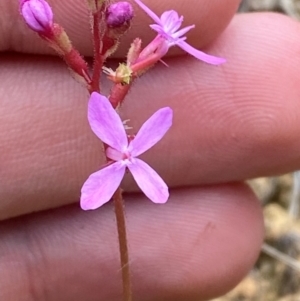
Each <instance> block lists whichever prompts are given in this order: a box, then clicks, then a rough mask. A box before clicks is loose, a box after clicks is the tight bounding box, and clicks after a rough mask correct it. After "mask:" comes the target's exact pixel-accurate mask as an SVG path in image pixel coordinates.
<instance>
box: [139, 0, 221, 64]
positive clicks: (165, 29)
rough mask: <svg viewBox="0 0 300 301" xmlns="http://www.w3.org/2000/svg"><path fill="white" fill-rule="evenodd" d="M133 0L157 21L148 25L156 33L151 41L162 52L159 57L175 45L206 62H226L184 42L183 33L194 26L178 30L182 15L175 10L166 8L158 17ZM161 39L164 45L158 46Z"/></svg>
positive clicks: (140, 2) (142, 4)
mask: <svg viewBox="0 0 300 301" xmlns="http://www.w3.org/2000/svg"><path fill="white" fill-rule="evenodd" d="M134 1H135V2H136V3H137V4H138V5H139V6H140V7H141V9H143V10H144V11H145V12H146V13H147V14H148V16H150V18H152V19H153V20H154V21H155V22H156V23H157V24H152V25H150V27H151V28H152V29H153V30H155V31H156V32H157V33H158V36H157V37H156V39H155V40H154V41H153V43H154V45H155V47H157V48H159V49H160V51H161V52H162V55H161V57H162V56H163V55H165V54H166V53H167V52H168V50H169V48H170V47H171V46H174V45H177V46H179V47H180V48H181V49H183V50H184V51H186V52H187V53H189V54H191V55H192V56H194V57H195V58H197V59H199V60H201V61H204V62H206V63H208V64H212V65H219V64H222V63H225V62H226V60H225V59H223V58H219V57H215V56H211V55H208V54H206V53H204V52H202V51H200V50H198V49H195V48H194V47H192V46H191V45H189V44H188V43H186V42H185V40H186V37H185V36H184V35H185V34H186V33H187V32H188V31H190V30H191V29H192V28H194V27H195V25H190V26H187V27H184V28H182V29H180V30H179V28H180V27H181V24H182V22H183V16H181V17H179V15H178V13H177V12H176V11H175V10H168V11H166V12H164V13H163V14H162V15H161V17H160V18H159V17H158V16H157V15H156V14H155V13H154V12H153V11H152V10H151V9H150V8H148V7H147V6H146V5H145V4H144V3H142V1H140V0H134ZM161 40H162V41H163V43H164V44H165V45H163V46H162V45H160V46H158V45H159V43H161V42H162V41H161ZM152 47H153V46H152Z"/></svg>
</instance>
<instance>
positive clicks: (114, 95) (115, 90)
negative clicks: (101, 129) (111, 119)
mask: <svg viewBox="0 0 300 301" xmlns="http://www.w3.org/2000/svg"><path fill="white" fill-rule="evenodd" d="M130 87H131V83H130V84H129V85H122V84H115V85H114V86H113V87H112V89H111V91H110V96H109V101H110V103H111V104H112V106H113V107H114V109H116V108H118V106H120V105H121V103H122V102H123V100H124V98H125V96H126V95H127V93H128V91H129V89H130Z"/></svg>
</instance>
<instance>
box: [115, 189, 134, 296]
mask: <svg viewBox="0 0 300 301" xmlns="http://www.w3.org/2000/svg"><path fill="white" fill-rule="evenodd" d="M113 199H114V204H115V214H116V220H117V228H118V237H119V248H120V259H121V269H122V282H123V301H132V291H131V277H130V268H129V256H128V245H127V234H126V222H125V212H124V200H123V197H122V191H121V189H120V188H119V189H118V190H117V191H116V192H115V194H114V196H113Z"/></svg>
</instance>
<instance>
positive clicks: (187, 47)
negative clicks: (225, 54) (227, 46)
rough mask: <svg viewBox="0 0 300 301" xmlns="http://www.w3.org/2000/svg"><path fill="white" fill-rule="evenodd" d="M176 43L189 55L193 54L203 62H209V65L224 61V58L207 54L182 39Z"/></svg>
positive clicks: (219, 63)
mask: <svg viewBox="0 0 300 301" xmlns="http://www.w3.org/2000/svg"><path fill="white" fill-rule="evenodd" d="M177 45H178V46H179V47H180V48H182V49H183V50H184V51H186V52H187V53H189V54H190V55H192V56H194V57H195V58H197V59H198V60H201V61H203V62H205V63H208V64H211V65H221V64H223V63H225V62H226V59H224V58H220V57H216V56H213V55H208V54H206V53H204V52H202V51H200V50H198V49H196V48H194V47H192V46H191V45H189V44H188V43H186V42H184V41H181V42H179V43H178V44H177Z"/></svg>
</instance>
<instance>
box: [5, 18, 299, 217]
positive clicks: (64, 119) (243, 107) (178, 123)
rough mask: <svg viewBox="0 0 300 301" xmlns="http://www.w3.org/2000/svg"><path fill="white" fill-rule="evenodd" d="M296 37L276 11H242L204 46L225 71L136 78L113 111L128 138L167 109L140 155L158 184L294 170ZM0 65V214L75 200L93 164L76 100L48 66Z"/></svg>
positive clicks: (185, 63)
mask: <svg viewBox="0 0 300 301" xmlns="http://www.w3.org/2000/svg"><path fill="white" fill-rule="evenodd" d="M249 24H252V25H251V26H250V25H249ZM274 29H276V30H274ZM299 31H300V28H299V25H298V23H297V22H294V21H292V20H290V19H288V18H286V17H283V16H280V15H265V14H251V15H241V16H238V17H236V19H235V21H234V22H233V23H232V25H231V26H230V27H229V28H228V29H227V30H226V32H225V34H224V35H223V36H222V37H221V39H220V40H219V41H218V43H217V44H216V45H215V47H216V48H218V49H219V51H220V52H223V53H226V55H225V56H226V57H227V59H228V63H226V64H225V65H224V66H222V67H217V68H216V67H211V66H206V65H204V64H202V63H200V62H197V61H195V60H194V59H193V58H186V59H183V58H181V59H180V60H176V59H172V60H170V61H169V64H170V66H171V67H170V68H165V67H163V66H157V67H156V68H155V69H153V70H151V72H149V74H147V75H145V77H143V78H141V79H140V80H139V81H137V83H136V85H135V86H134V87H133V89H132V91H131V93H130V94H129V96H128V98H127V100H126V101H125V105H124V106H123V107H122V110H121V111H122V112H123V117H124V119H128V118H129V119H131V121H130V126H133V128H134V131H137V130H138V129H139V127H140V125H141V124H142V123H143V122H144V121H145V120H146V119H147V118H148V117H149V116H150V115H151V114H152V113H154V112H155V110H157V109H159V108H161V107H163V106H170V107H172V109H173V110H174V125H173V127H172V128H171V131H170V132H168V133H167V135H166V137H165V138H164V139H163V140H162V141H161V142H160V143H159V144H158V145H156V146H155V147H154V148H153V149H152V150H150V151H149V152H148V153H146V154H145V155H144V156H143V158H144V159H145V161H146V162H148V163H149V164H150V165H151V166H152V167H154V169H155V170H157V172H158V173H159V174H160V175H161V176H162V178H163V179H164V180H166V182H167V183H168V185H169V186H184V185H196V184H204V183H213V182H225V181H233V180H238V179H245V178H248V177H255V176H261V175H270V174H276V173H283V172H287V171H291V170H293V169H297V168H300V164H299V163H300V162H299V159H298V158H299V156H298V153H299V151H298V150H299V147H300V146H299V143H300V142H299V139H298V137H299V129H300V126H299V120H300V118H299V114H300V113H299V112H300V110H299V101H298V99H299V88H298V84H297V83H298V82H299V72H298V69H299V60H300V59H299V58H298V56H297V54H298V52H299V47H300V45H299V41H298V36H299ZM257 32H259V33H260V34H259V35H258V34H257ZM240 37H244V38H243V39H241V38H240ZM287 44H289V45H290V47H287V46H286V45H287ZM257 45H259V46H260V47H259V52H258V51H257ZM270 54H272V56H270ZM1 66H2V68H1V70H3V72H2V73H1V74H0V82H1V83H2V85H3V87H4V88H5V90H4V92H3V93H2V98H1V103H2V105H1V107H0V116H1V118H0V128H1V132H0V141H1V143H0V151H1V152H0V153H1V159H0V160H1V165H0V166H1V167H0V180H1V181H0V183H1V190H0V199H1V203H0V206H1V210H0V217H1V218H4V217H10V216H14V215H17V214H21V213H26V212H31V211H34V210H41V209H45V208H50V207H56V206H60V205H62V204H67V203H71V202H74V201H77V200H78V198H79V195H80V188H81V185H82V183H84V181H85V180H86V179H87V177H88V176H89V174H91V173H92V172H94V171H96V170H98V169H99V168H100V166H101V165H102V164H103V154H102V152H101V143H100V141H98V140H97V138H96V137H95V136H94V135H93V134H92V133H91V131H90V129H89V126H88V124H87V119H86V102H85V100H86V99H87V97H88V95H87V93H86V92H85V91H84V90H83V89H82V88H81V87H80V86H78V85H77V84H76V83H75V82H74V81H73V80H72V79H71V78H70V76H69V74H68V73H67V71H66V69H65V67H64V65H63V64H62V63H60V62H59V61H57V60H55V59H49V60H45V59H42V58H40V59H37V58H27V59H24V58H18V57H17V56H3V57H2V61H1ZM279 71H280V72H279ZM281 74H285V76H281ZM266 79H267V80H266ZM12 83H18V84H17V85H12ZM287 150H288V151H287ZM101 158H102V159H101ZM127 179H128V177H127ZM123 187H124V188H125V189H126V190H130V189H133V187H134V189H136V186H133V181H129V182H128V181H127V182H126V183H125V185H123Z"/></svg>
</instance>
